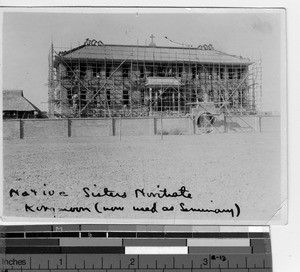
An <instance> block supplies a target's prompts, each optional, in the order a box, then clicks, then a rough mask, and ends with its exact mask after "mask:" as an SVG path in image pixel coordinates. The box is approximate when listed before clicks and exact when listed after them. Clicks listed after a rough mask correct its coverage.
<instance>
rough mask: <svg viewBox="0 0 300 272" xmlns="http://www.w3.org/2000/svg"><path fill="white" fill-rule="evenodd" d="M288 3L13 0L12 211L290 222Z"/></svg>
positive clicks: (9, 216) (7, 51)
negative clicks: (103, 4)
mask: <svg viewBox="0 0 300 272" xmlns="http://www.w3.org/2000/svg"><path fill="white" fill-rule="evenodd" d="M285 22H286V14H285V10H284V9H280V8H269V9H267V8H260V9H255V8H252V9H245V8H75V7H74V8H33V9H25V8H6V9H4V10H3V25H2V28H3V31H2V54H3V57H2V78H3V82H2V116H3V129H2V133H3V218H5V220H7V221H10V220H11V221H14V220H24V218H25V219H26V218H27V220H30V221H32V222H34V221H38V220H48V219H50V220H51V221H54V222H56V221H59V220H69V221H70V222H71V221H72V220H77V221H76V222H78V220H80V222H102V223H118V224H119V223H127V224H130V223H132V224H141V223H142V224H194V225H195V224H196V225H207V224H223V225H229V224H230V225H245V224H248V225H257V224H262V225H270V224H283V223H286V221H287V135H286V134H287V121H286V118H287V117H286V111H287V105H286V95H287V92H286V25H285Z"/></svg>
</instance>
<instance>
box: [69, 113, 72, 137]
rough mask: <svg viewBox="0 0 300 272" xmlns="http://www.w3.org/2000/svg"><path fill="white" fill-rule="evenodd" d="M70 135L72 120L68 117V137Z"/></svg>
mask: <svg viewBox="0 0 300 272" xmlns="http://www.w3.org/2000/svg"><path fill="white" fill-rule="evenodd" d="M71 136H72V121H71V120H70V119H69V118H68V137H71Z"/></svg>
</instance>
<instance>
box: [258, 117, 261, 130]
mask: <svg viewBox="0 0 300 272" xmlns="http://www.w3.org/2000/svg"><path fill="white" fill-rule="evenodd" d="M258 128H259V132H261V116H258Z"/></svg>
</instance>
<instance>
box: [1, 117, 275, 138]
mask: <svg viewBox="0 0 300 272" xmlns="http://www.w3.org/2000/svg"><path fill="white" fill-rule="evenodd" d="M253 131H258V132H267V131H280V116H223V117H222V118H217V119H216V120H215V122H214V123H213V124H212V125H209V126H206V127H201V126H200V127H199V125H198V123H197V120H193V119H191V118H190V117H164V118H162V119H160V118H159V117H148V118H110V119H104V118H97V119H90V118H89V119H75V118H74V119H21V120H20V119H17V120H4V121H3V138H4V139H27V138H66V137H97V136H99V137H100V136H120V134H121V135H122V136H151V135H162V134H164V135H187V134H201V133H212V132H216V133H235V132H253Z"/></svg>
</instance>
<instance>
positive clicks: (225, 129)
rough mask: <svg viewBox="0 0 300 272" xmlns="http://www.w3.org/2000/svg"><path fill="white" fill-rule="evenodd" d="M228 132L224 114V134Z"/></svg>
mask: <svg viewBox="0 0 300 272" xmlns="http://www.w3.org/2000/svg"><path fill="white" fill-rule="evenodd" d="M227 132H228V127H227V120H226V115H225V114H224V133H227Z"/></svg>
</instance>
